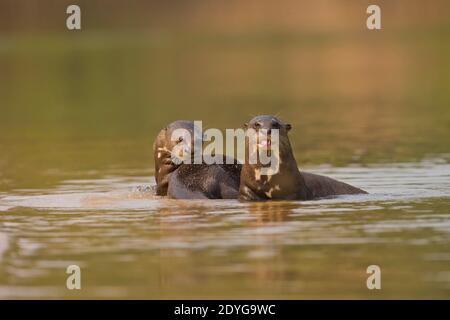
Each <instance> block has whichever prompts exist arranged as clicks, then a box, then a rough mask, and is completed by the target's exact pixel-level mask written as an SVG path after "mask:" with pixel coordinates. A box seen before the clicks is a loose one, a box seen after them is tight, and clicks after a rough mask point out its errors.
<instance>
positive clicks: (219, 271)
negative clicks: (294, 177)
mask: <svg viewBox="0 0 450 320" xmlns="http://www.w3.org/2000/svg"><path fill="white" fill-rule="evenodd" d="M447 159H448V156H446V155H442V156H440V157H438V156H434V157H430V158H427V159H425V160H423V161H420V162H416V163H395V164H383V165H369V166H364V167H363V166H348V167H332V166H319V167H311V168H307V169H308V171H311V172H315V173H319V174H326V175H329V176H332V177H335V178H337V179H341V180H343V181H346V182H348V183H351V184H354V185H357V186H359V187H362V188H364V189H365V190H367V191H368V192H369V194H368V195H354V196H340V197H337V198H333V199H323V200H316V201H306V202H301V201H280V202H262V203H246V202H239V201H237V200H211V201H195V200H194V201H184V200H169V199H165V198H162V197H156V196H154V195H153V194H152V192H145V191H139V190H137V189H136V186H138V185H150V186H151V185H152V183H151V181H153V178H151V177H150V176H146V175H143V176H136V172H127V171H123V172H116V173H115V174H114V175H109V176H104V177H102V178H97V179H84V180H67V181H62V182H61V183H60V184H59V185H57V186H55V187H53V188H48V189H32V190H21V189H18V190H15V191H14V192H3V193H1V195H0V210H1V211H0V226H1V229H0V243H1V246H0V261H1V264H0V266H1V267H0V283H1V286H0V297H2V298H36V297H39V298H186V297H189V298H372V297H376V298H390V297H392V298H394V297H395V298H429V297H440V298H448V297H449V296H450V245H449V244H450V216H449V201H450V164H449V163H448V162H447ZM71 264H76V265H78V266H80V268H81V274H82V289H81V290H79V291H77V290H75V291H71V290H68V289H67V288H66V278H67V276H68V275H67V274H66V273H65V271H66V268H67V266H69V265H71ZM369 265H378V266H379V267H380V268H381V274H382V289H381V290H379V291H378V290H375V291H372V290H368V289H367V287H366V279H367V277H368V276H369V275H368V274H367V273H366V268H367V267H368V266H369Z"/></svg>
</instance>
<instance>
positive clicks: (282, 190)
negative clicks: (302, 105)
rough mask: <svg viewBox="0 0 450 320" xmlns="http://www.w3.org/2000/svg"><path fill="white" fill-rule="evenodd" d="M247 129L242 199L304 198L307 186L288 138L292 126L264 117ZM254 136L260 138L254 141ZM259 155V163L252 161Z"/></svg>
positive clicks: (252, 120) (241, 186)
mask: <svg viewBox="0 0 450 320" xmlns="http://www.w3.org/2000/svg"><path fill="white" fill-rule="evenodd" d="M244 127H245V129H246V150H247V152H246V161H245V163H244V165H243V168H242V171H241V184H240V198H241V199H245V200H268V199H294V198H298V197H301V198H303V196H304V195H303V190H302V185H303V184H304V182H303V178H302V177H301V175H300V172H299V171H298V167H297V162H296V161H295V158H294V155H293V152H292V148H291V144H290V142H289V137H288V132H289V131H290V130H291V128H292V126H291V125H290V124H288V123H285V122H283V121H281V120H280V119H278V118H276V117H274V116H269V115H261V116H257V117H254V118H253V119H251V120H250V121H249V122H248V123H246V124H245V125H244ZM252 135H253V136H255V135H256V138H252ZM264 151H266V155H267V156H268V157H266V159H265V161H267V160H269V161H270V162H269V163H262V160H261V156H262V155H264ZM255 153H257V158H258V159H257V161H256V163H254V158H253V159H252V155H254V154H255ZM252 160H253V161H252ZM252 162H253V163H252ZM266 169H267V170H266ZM299 188H300V189H299Z"/></svg>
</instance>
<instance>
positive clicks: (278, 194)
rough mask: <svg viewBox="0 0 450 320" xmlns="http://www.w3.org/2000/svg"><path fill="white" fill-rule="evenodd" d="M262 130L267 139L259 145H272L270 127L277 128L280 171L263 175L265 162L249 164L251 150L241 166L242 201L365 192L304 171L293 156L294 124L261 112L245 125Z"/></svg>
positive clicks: (318, 196)
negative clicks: (292, 137)
mask: <svg viewBox="0 0 450 320" xmlns="http://www.w3.org/2000/svg"><path fill="white" fill-rule="evenodd" d="M244 127H245V129H246V131H247V132H248V130H249V129H253V130H255V132H259V130H261V129H265V130H267V131H266V133H267V141H265V142H264V143H259V144H258V148H260V147H266V148H267V149H270V148H271V144H270V141H271V140H270V139H271V130H273V129H278V130H279V131H278V134H279V155H278V157H277V158H278V163H279V170H278V171H277V172H276V173H275V174H273V175H261V169H262V168H263V165H262V164H261V163H260V162H259V160H258V161H257V162H256V164H250V163H249V161H248V152H247V155H246V161H245V163H244V164H243V165H242V170H241V176H240V187H239V199H240V200H312V199H317V198H324V197H330V196H336V195H344V194H361V193H367V192H366V191H364V190H362V189H359V188H357V187H354V186H351V185H349V184H346V183H344V182H341V181H337V180H335V179H332V178H329V177H325V176H321V175H317V174H313V173H307V172H301V171H299V169H298V166H297V161H296V160H295V158H294V154H293V152H292V148H291V144H290V142H289V137H288V132H289V130H290V129H291V125H290V124H287V123H284V122H282V121H280V120H279V119H277V118H276V117H274V116H269V115H261V116H257V117H255V118H253V119H252V120H251V121H250V122H249V123H248V124H245V125H244ZM246 150H247V151H248V150H249V139H248V137H247V138H246Z"/></svg>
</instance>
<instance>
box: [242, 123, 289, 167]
mask: <svg viewBox="0 0 450 320" xmlns="http://www.w3.org/2000/svg"><path fill="white" fill-rule="evenodd" d="M244 128H245V130H246V137H247V139H246V149H247V150H248V152H247V155H248V157H247V159H246V163H247V164H250V165H255V166H257V167H261V166H267V161H268V160H266V161H262V160H263V159H262V158H261V156H263V155H264V152H263V151H266V155H267V156H268V157H270V159H269V160H270V161H273V160H277V159H280V156H281V155H280V152H281V153H285V151H290V150H291V146H290V143H289V137H288V132H289V131H290V130H291V128H292V126H291V125H290V124H288V123H284V122H283V121H281V120H280V119H278V118H276V117H274V116H269V115H261V116H257V117H254V118H253V119H251V120H250V121H249V122H248V123H245V124H244ZM257 153H258V156H257V161H256V163H254V162H255V161H252V159H251V158H252V156H251V155H253V156H254V157H255V156H256V154H257Z"/></svg>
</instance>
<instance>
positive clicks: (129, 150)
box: [0, 0, 450, 299]
mask: <svg viewBox="0 0 450 320" xmlns="http://www.w3.org/2000/svg"><path fill="white" fill-rule="evenodd" d="M70 4H78V5H79V6H80V7H81V25H82V30H80V31H69V30H67V28H66V19H67V17H68V15H67V14H66V8H67V6H68V5H70ZM369 4H377V5H379V6H380V7H381V21H382V22H381V23H382V30H375V31H369V30H367V28H366V19H367V17H368V14H367V13H366V9H367V7H368V6H369ZM449 57H450V1H448V0H441V1H439V0H433V1H422V0H395V1H392V0H390V1H383V0H376V1H375V0H373V1H372V0H371V1H365V0H346V1H343V0H314V1H301V0H285V1H276V0H243V1H235V0H214V1H212V0H195V1H187V0H166V1H143V0H141V1H138V0H127V1H118V0H76V1H74V0H70V1H69V0H67V1H66V0H0V298H5V297H6V298H29V297H33V298H61V297H67V298H73V297H75V298H77V297H78V298H80V297H82V298H156V299H159V298H197V299H198V298H253V299H254V298H267V297H269V298H299V297H301V298H362V297H363V298H425V299H429V298H433V297H434V298H447V299H448V298H449V297H450V271H449V270H450V246H449V244H450V220H449V205H448V204H449V195H450V184H449V181H450V89H449V88H450V59H449ZM258 114H275V115H278V116H279V117H280V118H281V119H282V120H285V121H288V122H289V123H291V124H292V125H293V130H292V131H291V133H290V137H291V143H292V145H293V149H294V152H295V155H296V158H297V160H298V163H299V166H300V168H302V169H303V168H307V169H308V170H313V171H314V172H316V173H320V174H325V175H329V176H332V177H335V178H337V179H341V180H343V181H346V182H348V183H350V184H354V185H356V186H358V187H362V188H363V189H366V190H367V191H369V193H370V194H369V195H367V196H360V197H356V198H352V197H348V198H345V197H344V198H342V199H341V198H339V199H328V200H320V201H311V202H307V203H305V202H267V203H253V204H248V203H241V202H238V201H209V202H207V201H202V202H200V203H199V202H192V201H191V202H189V201H188V202H177V201H168V200H164V199H155V198H154V197H151V196H148V195H145V194H144V195H142V194H140V193H133V192H132V191H130V190H132V188H134V187H135V186H136V185H138V184H149V183H152V182H153V180H152V175H153V173H154V171H153V167H154V164H153V155H152V143H153V140H154V138H155V136H156V135H157V133H158V131H159V130H160V129H161V128H163V127H164V126H165V125H166V124H168V123H169V122H172V121H174V120H177V119H191V120H202V121H203V123H204V127H216V128H222V129H225V128H236V127H240V126H241V125H242V124H243V123H244V122H246V121H248V120H249V119H250V118H252V117H253V116H255V115H258ZM74 263H75V264H77V265H79V266H80V267H81V268H82V270H83V275H82V288H83V290H81V291H76V290H75V291H70V290H67V289H66V287H65V283H66V282H65V281H66V277H67V274H66V273H65V268H66V267H67V266H68V265H69V264H74ZM371 264H379V265H380V266H381V268H382V272H383V278H382V279H383V280H382V281H383V282H382V288H383V290H381V291H376V290H375V291H376V292H375V291H370V290H368V289H367V287H366V278H367V274H366V268H367V266H368V265H371Z"/></svg>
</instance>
